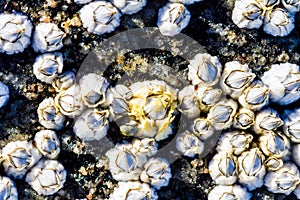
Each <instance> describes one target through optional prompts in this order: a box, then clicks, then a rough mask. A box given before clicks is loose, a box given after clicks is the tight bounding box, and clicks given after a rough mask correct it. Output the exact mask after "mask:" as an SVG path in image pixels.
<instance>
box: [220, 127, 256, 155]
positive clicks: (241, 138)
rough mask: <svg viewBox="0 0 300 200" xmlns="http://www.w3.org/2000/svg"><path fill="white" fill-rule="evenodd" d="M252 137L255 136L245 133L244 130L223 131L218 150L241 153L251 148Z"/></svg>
mask: <svg viewBox="0 0 300 200" xmlns="http://www.w3.org/2000/svg"><path fill="white" fill-rule="evenodd" d="M252 139H253V136H252V135H251V134H247V133H245V132H244V131H233V132H227V133H223V135H222V136H221V137H220V139H219V142H218V146H217V151H218V152H223V151H224V152H229V153H233V154H235V155H240V154H241V153H243V152H244V151H246V150H247V149H248V148H249V146H250V144H251V142H252Z"/></svg>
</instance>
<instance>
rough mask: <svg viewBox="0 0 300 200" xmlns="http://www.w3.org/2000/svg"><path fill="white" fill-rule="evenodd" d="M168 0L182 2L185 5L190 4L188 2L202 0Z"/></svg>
mask: <svg viewBox="0 0 300 200" xmlns="http://www.w3.org/2000/svg"><path fill="white" fill-rule="evenodd" d="M169 1H170V2H173V3H183V4H185V5H190V4H193V3H196V2H199V1H202V0H169Z"/></svg>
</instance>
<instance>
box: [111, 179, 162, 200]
mask: <svg viewBox="0 0 300 200" xmlns="http://www.w3.org/2000/svg"><path fill="white" fill-rule="evenodd" d="M137 199H141V200H142V199H143V200H144V199H145V200H146V199H147V200H157V199H158V196H157V194H156V191H155V190H154V189H153V188H151V187H150V186H149V185H148V184H147V183H141V182H139V181H127V182H119V183H118V187H116V188H115V189H114V191H113V193H112V194H111V195H110V197H109V200H137Z"/></svg>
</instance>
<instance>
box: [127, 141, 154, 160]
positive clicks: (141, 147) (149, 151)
mask: <svg viewBox="0 0 300 200" xmlns="http://www.w3.org/2000/svg"><path fill="white" fill-rule="evenodd" d="M132 148H133V149H134V150H135V152H136V153H137V154H144V155H146V156H148V157H150V156H153V155H155V154H156V153H157V151H158V144H157V143H156V142H155V140H154V139H153V138H143V139H135V140H134V141H133V142H132Z"/></svg>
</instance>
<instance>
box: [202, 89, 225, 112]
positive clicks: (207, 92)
mask: <svg viewBox="0 0 300 200" xmlns="http://www.w3.org/2000/svg"><path fill="white" fill-rule="evenodd" d="M196 96H197V98H198V101H199V105H200V110H201V112H208V111H209V109H210V108H211V107H212V106H214V105H216V104H217V103H218V102H219V101H220V99H221V96H222V90H221V89H218V88H213V87H210V86H202V87H201V86H200V87H198V88H197V90H196Z"/></svg>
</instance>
